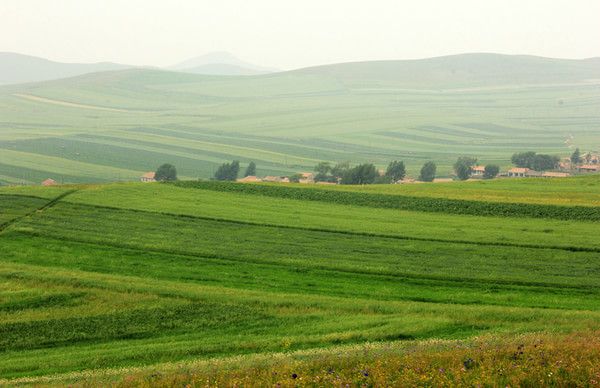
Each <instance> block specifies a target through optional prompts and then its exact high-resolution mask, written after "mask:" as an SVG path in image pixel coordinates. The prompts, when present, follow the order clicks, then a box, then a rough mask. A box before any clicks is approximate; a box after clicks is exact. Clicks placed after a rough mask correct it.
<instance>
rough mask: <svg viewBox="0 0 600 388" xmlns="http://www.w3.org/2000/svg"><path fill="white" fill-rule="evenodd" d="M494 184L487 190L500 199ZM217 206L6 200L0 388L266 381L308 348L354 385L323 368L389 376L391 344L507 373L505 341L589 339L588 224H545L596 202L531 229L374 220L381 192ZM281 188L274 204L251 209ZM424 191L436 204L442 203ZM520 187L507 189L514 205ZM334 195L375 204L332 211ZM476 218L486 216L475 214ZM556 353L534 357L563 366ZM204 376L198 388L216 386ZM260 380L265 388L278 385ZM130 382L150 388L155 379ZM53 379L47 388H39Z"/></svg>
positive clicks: (51, 195) (27, 197)
mask: <svg viewBox="0 0 600 388" xmlns="http://www.w3.org/2000/svg"><path fill="white" fill-rule="evenodd" d="M587 179H588V180H586V181H585V182H587V183H592V182H591V181H590V180H589V179H591V178H587ZM564 182H568V184H567V183H564V184H563V186H562V191H563V193H564V195H565V196H569V195H570V194H574V195H575V196H576V195H579V194H580V193H581V192H582V190H581V187H582V185H581V184H582V182H583V181H582V180H577V179H567V180H565V181H564ZM495 184H497V185H498V190H501V188H502V185H503V184H504V183H503V182H497V183H495ZM539 184H540V185H541V184H542V182H541V181H540V183H539ZM490 186H493V184H490ZM224 187H225V186H215V185H211V184H205V183H196V182H191V183H187V184H184V185H173V184H123V183H122V184H111V185H78V186H64V187H51V188H41V187H35V188H22V187H11V188H2V189H0V215H1V218H0V245H1V247H2V260H0V277H1V278H2V280H3V281H2V282H0V284H1V286H0V333H1V335H0V354H1V355H2V357H0V378H4V379H9V380H10V379H15V378H19V379H22V378H27V379H29V380H13V381H12V382H13V383H18V382H25V381H29V382H33V383H36V382H37V383H40V382H44V381H46V382H48V381H58V382H59V383H58V385H60V382H63V383H64V382H67V381H68V382H71V383H72V382H73V381H75V382H83V381H86V379H89V378H92V379H96V378H100V377H99V376H102V375H103V373H105V372H106V373H108V375H109V376H113V377H111V378H117V379H119V378H123V377H124V374H128V373H137V372H135V371H136V369H125V370H119V369H118V368H138V367H139V368H145V367H148V366H150V365H154V366H153V367H152V370H153V371H156V370H158V371H165V370H174V371H175V372H176V373H179V372H180V371H181V370H180V369H178V368H179V367H177V366H175V367H174V365H180V366H181V368H186V366H185V365H192V364H177V363H188V362H204V361H202V360H213V361H210V362H217V363H221V362H222V363H224V364H222V365H228V366H227V368H225V369H222V370H223V371H224V370H229V369H232V370H234V372H233V373H243V374H244V375H246V376H250V377H249V378H251V377H252V376H254V377H256V378H258V377H259V374H260V373H263V372H259V371H260V370H261V369H260V368H263V367H265V366H266V367H267V368H271V367H274V365H277V364H273V363H272V362H271V363H270V362H268V361H265V362H266V363H265V362H263V361H260V357H263V356H264V357H266V358H264V359H263V360H269V359H271V358H270V357H271V356H270V355H273V354H276V353H281V352H301V351H304V350H307V349H316V348H319V349H321V348H322V349H324V350H325V351H327V352H331V353H327V354H330V355H331V356H327V355H325V356H324V357H325V359H324V360H328V358H327V357H330V358H329V360H330V361H326V362H327V363H329V364H330V365H334V366H335V368H336V370H337V369H340V370H345V371H346V372H340V373H354V372H355V369H356V368H358V367H359V366H358V365H359V364H360V365H362V368H363V369H364V368H370V369H369V370H373V369H374V368H375V367H376V364H375V360H374V359H373V358H370V357H371V356H369V354H370V353H364V358H362V356H361V358H353V357H350V358H349V359H348V361H347V362H344V363H343V364H337V363H335V362H333V361H332V360H333V359H332V358H331V357H333V358H336V357H338V356H336V354H340V352H341V354H349V353H348V352H349V351H350V350H349V349H355V350H356V349H361V348H360V347H353V346H355V345H356V346H358V345H360V344H364V343H366V342H375V343H378V344H379V345H375V348H377V347H378V346H384V348H381V349H384V350H385V352H386V357H390V358H389V360H390V361H389V362H390V364H389V365H390V367H391V365H398V364H397V363H398V362H400V361H398V360H399V358H398V357H400V358H401V357H404V356H402V354H404V353H403V352H404V350H403V349H406V347H405V345H406V346H413V345H414V346H417V347H421V346H424V348H423V349H424V350H423V351H424V352H425V353H423V354H430V353H431V352H433V354H434V356H432V357H441V358H440V359H439V360H442V359H444V357H445V356H443V354H444V353H443V351H442V350H440V349H437V350H435V349H433V348H431V349H430V348H427V345H424V344H425V343H424V342H423V341H429V340H433V339H435V340H436V341H439V340H448V341H450V342H447V344H448V346H450V347H452V346H458V347H461V346H462V345H460V344H470V343H472V342H471V341H472V340H471V338H472V337H473V336H484V337H485V338H499V339H498V341H501V342H500V343H502V344H503V345H502V347H501V348H498V347H494V346H493V345H488V342H485V343H484V345H481V346H480V347H479V349H480V351H481V352H486V351H487V350H485V351H484V350H482V349H488V348H487V346H490V348H489V349H490V350H489V351H492V350H491V349H496V350H494V351H499V352H500V353H498V354H499V355H498V356H497V357H500V359H499V361H498V362H500V363H505V364H506V365H508V364H510V363H511V362H512V363H514V362H513V361H510V359H509V358H508V357H510V354H511V353H510V349H511V348H512V345H510V344H512V343H513V342H511V341H519V340H515V339H514V338H513V337H514V336H515V335H520V334H522V333H530V332H539V331H542V332H547V333H570V332H573V331H582V332H586V331H587V330H589V329H592V330H593V329H597V328H598V325H599V324H600V313H598V311H600V283H599V282H598V277H599V275H600V260H599V259H600V240H599V239H598V238H597V236H598V231H599V229H598V222H597V221H596V222H594V221H589V220H588V218H589V216H588V215H587V214H586V213H579V212H578V211H575V210H573V211H572V212H570V214H571V216H570V217H569V218H568V219H560V218H556V217H549V216H548V214H550V215H552V214H555V213H554V212H562V211H564V209H565V208H566V209H571V208H572V209H577V208H578V207H581V206H585V207H587V209H589V211H590V212H595V211H597V208H598V206H597V203H596V202H595V201H596V199H594V198H592V199H590V201H589V202H587V203H586V202H582V201H583V200H582V199H580V200H579V202H576V203H574V204H565V203H559V204H554V203H553V202H552V201H546V204H545V206H546V207H545V208H544V211H543V212H540V213H527V214H528V216H524V215H523V214H514V215H511V214H487V215H473V214H468V211H469V209H470V207H469V205H466V202H464V203H463V202H458V203H457V204H455V206H457V207H455V208H453V209H450V208H448V211H447V212H444V211H428V210H425V211H424V210H419V209H418V208H408V209H397V208H390V207H381V206H379V205H378V201H379V200H380V198H379V197H378V196H382V195H383V196H389V197H393V198H396V199H399V200H401V198H402V193H391V194H390V192H389V191H387V190H388V188H387V187H382V186H378V187H376V186H374V187H373V188H370V190H368V191H361V189H360V188H354V190H355V191H352V189H353V188H350V189H351V191H340V190H338V189H335V190H330V189H325V188H319V191H320V192H322V197H323V199H322V200H314V199H310V198H303V197H302V195H301V193H303V192H306V191H309V190H314V189H307V188H300V187H287V186H267V185H242V184H230V185H228V187H225V188H226V189H227V190H225V189H224ZM278 187H279V188H282V189H285V190H288V191H284V192H281V193H278V192H275V191H268V192H262V193H260V192H255V191H252V190H250V189H252V188H256V189H257V190H264V189H269V190H273V188H278ZM286 187H287V188H286ZM424 187H430V188H431V189H432V190H433V191H434V193H432V194H431V195H432V196H434V195H435V190H437V187H438V186H435V185H426V186H424ZM529 187H530V186H529V183H525V182H521V184H520V183H519V181H515V182H513V183H512V186H511V190H512V191H513V192H514V193H518V192H522V193H525V192H527V191H528V190H529ZM377 189H380V190H381V191H378V190H377ZM290 190H291V191H290ZM423 190H424V189H423ZM269 193H277V194H278V195H271V194H269ZM340 193H345V194H344V195H356V196H371V197H372V201H362V202H360V201H359V202H358V203H357V204H349V203H345V202H343V201H342V202H331V201H330V200H329V198H335V195H339V194H340ZM441 193H445V192H444V191H441ZM517 197H518V195H517ZM357 198H358V197H357ZM386 198H387V197H386ZM417 198H421V199H422V200H427V201H428V200H432V199H436V198H435V197H433V198H432V197H431V196H426V195H421V196H419V197H417ZM482 198H483V197H482ZM437 199H439V200H444V199H445V200H449V199H451V198H437ZM471 199H472V200H471V201H469V203H476V204H480V205H481V204H490V203H491V204H494V202H493V200H491V199H490V198H489V197H485V200H482V199H480V197H479V196H477V195H474V197H473V198H471ZM502 203H503V204H504V205H511V206H514V207H515V209H525V210H526V209H529V207H531V206H533V204H529V203H526V201H524V202H523V203H511V202H508V203H507V202H505V201H504V202H502ZM502 203H501V202H498V205H499V206H500V204H502ZM461 204H462V205H461ZM461 206H462V207H461ZM477 206H479V205H477ZM486 206H487V205H486ZM461 209H463V211H461ZM525 335H526V336H527V335H529V334H525ZM544 335H545V334H543V335H542V337H543V336H544ZM561 335H562V334H561ZM588 335H590V336H592V337H591V338H595V337H594V335H595V334H588ZM490 336H491V337H490ZM511 338H512V339H511ZM517 338H519V337H517ZM524 338H525V339H523V341H525V342H526V343H527V344H531V346H533V344H534V343H537V342H535V341H537V340H534V339H533V337H524ZM544 338H546V337H544ZM557 338H562V337H560V336H559V337H557ZM557 338H555V340H556V341H559V340H558V339H557ZM455 340H462V341H465V342H452V341H455ZM398 341H399V342H398ZM486 341H487V340H486ZM560 341H563V340H560ZM392 342H393V343H395V345H393V344H392ZM386 343H389V344H390V345H389V346H390V347H387V345H384V344H386ZM587 343H591V342H590V341H587ZM556 344H557V345H556V346H563V347H564V349H572V352H573V353H572V357H573V358H572V360H573V361H572V362H571V364H573V365H574V363H575V362H578V361H577V360H578V357H584V356H583V354H589V355H590V357H598V355H597V354H596V353H593V349H592V348H585V346H584V345H585V344H584V343H582V344H580V345H577V346H578V347H576V346H575V345H573V342H572V341H571V340H568V339H565V340H564V341H563V342H556ZM559 344H562V345H559ZM465 346H470V345H465ZM528 346H529V345H528ZM394 349H396V350H394ZM427 349H429V350H427ZM461 349H463V348H461ZM464 349H469V348H468V347H467V348H464ZM498 349H502V350H498ZM552 349H553V348H552V347H550V348H548V353H547V354H548V355H551V356H548V357H558V356H557V355H556V354H555V353H552ZM353 351H354V350H353ZM353 351H350V354H352V352H353ZM569 351H571V350H569ZM311 352H312V351H311ZM440 352H441V353H440ZM585 352H587V353H585ZM293 354H302V353H293ZM309 354H312V353H309ZM323 354H325V353H323ZM361 354H362V353H361ZM375 354H376V353H375ZM436 354H437V355H436ZM261 355H262V356H261ZM475 355H479V356H478V357H480V358H478V359H477V360H476V363H479V364H477V365H484V364H481V363H484V362H488V361H485V360H488V359H486V358H485V356H484V355H483V353H481V354H480V353H477V352H475V351H472V352H470V351H465V352H464V354H463V353H460V352H458V353H455V355H454V357H453V358H452V360H454V361H452V362H456V361H457V360H459V359H460V357H463V356H464V357H475ZM230 357H234V358H230ZM257 357H258V358H257ZM300 357H301V358H302V359H304V360H305V362H306V364H298V365H297V367H298V370H301V371H303V373H306V374H309V372H307V371H308V370H313V372H310V373H313V374H315V373H316V374H317V375H318V374H319V373H321V372H318V371H320V369H319V368H322V364H321V363H322V362H325V361H323V358H319V357H317V358H314V357H313V356H306V357H303V356H300ZM423 357H425V356H423ZM427 357H429V356H427ZM378 359H380V360H385V359H386V358H378ZM244 360H247V361H244ZM392 360H395V361H392ZM552 360H554V358H552ZM255 362H261V363H262V364H261V365H263V366H262V367H257V366H256V364H255ZM443 362H446V361H439V363H443ZM448 362H450V361H448ZM458 362H462V361H458ZM167 363H168V364H167ZM172 363H176V364H172ZM394 363H396V364H394ZM439 363H438V364H435V365H440V367H441V365H442V364H439ZM199 365H200V364H199ZM203 365H204V364H203ZM207 365H208V364H207ZM253 365H254V366H253ZM286 365H287V366H286V367H285V368H284V367H282V369H281V370H280V372H281V373H285V375H286V376H287V375H288V374H291V373H293V371H292V370H291V369H289V368H290V367H291V366H290V365H296V364H294V363H288V364H286ZM315 365H316V366H315ZM344 365H345V366H344ZM411 365H412V364H411ZM444 365H446V364H444ZM452 365H454V364H452ZM474 365H475V364H474ZM536 365H537V364H536ZM540 365H541V364H540ZM552 365H554V364H552ZM455 366H456V365H454V366H452V367H453V368H454V367H455ZM415 367H416V366H415ZM90 368H93V369H94V370H92V371H89V369H90ZM173 368H175V369H173ZM198 368H199V369H197V370H196V372H197V373H199V374H198V375H197V376H203V377H199V378H201V379H203V378H204V377H206V376H208V375H210V374H211V373H212V372H211V371H210V370H211V369H202V368H204V367H200V366H199V367H198ZM240 368H241V369H240ZM245 368H246V369H245ZM247 368H250V369H247ZM257 368H258V369H257ZM311 368H312V369H311ZM345 368H346V369H345ZM394 368H395V367H394ZM459 368H460V366H459ZM543 368H545V367H543ZM99 369H102V370H105V369H108V371H104V372H100V371H99ZM469 369H471V366H469ZM236 370H241V371H242V372H235V371H236ZM267 370H268V371H269V372H268V373H271V374H270V375H271V376H273V377H272V378H273V379H275V380H273V383H275V382H277V381H279V380H278V378H276V377H274V376H275V375H274V374H272V373H273V371H274V370H273V369H267ZM394 370H396V369H394ZM542 370H544V371H546V369H542ZM78 371H86V372H85V373H83V374H80V375H78V374H77V373H75V372H78ZM139 371H140V373H141V375H140V376H141V377H139V378H140V379H142V380H144V381H148V380H147V378H149V377H147V375H146V373H150V372H147V371H148V370H147V369H140V370H139ZM480 371H483V369H480ZM568 371H569V372H568ZM577 371H578V372H577ZM288 372H289V373H288ZM567 372H568V373H580V377H581V378H584V377H585V378H587V377H589V376H588V373H592V372H593V370H592V369H589V368H588V369H586V372H585V373H584V372H583V371H582V369H577V370H575V369H568V370H566V369H565V372H564V374H563V375H561V376H562V378H566V376H571V375H570V374H568V373H567ZM73 373H75V374H73ZM95 373H99V374H98V375H97V377H93V376H96V375H95ZM151 373H152V375H153V376H154V377H152V378H161V379H162V378H163V374H162V372H161V373H159V374H158V375H155V374H154V372H151ZM182 373H183V372H182ZM190 373H191V372H190ZM264 373H267V372H264ZM372 373H373V372H372ZM376 373H379V374H380V375H381V374H382V373H383V374H385V373H387V376H388V377H390V378H392V377H393V376H398V375H395V374H394V373H395V372H394V373H392V372H385V369H382V370H380V372H376ZM376 373H375V375H377V374H376ZM477 373H479V372H477ZM486 373H490V374H491V375H490V376H498V375H497V372H496V371H489V372H486ZM511 373H513V372H511ZM515 373H516V372H515ZM55 374H58V377H56V378H57V379H58V380H44V379H45V378H46V377H48V376H50V375H55ZM77 376H79V377H77ZM156 376H159V377H156ZM177 376H180V375H178V374H176V375H174V377H167V376H164V378H165V379H171V378H175V379H179V378H183V379H184V380H182V381H188V382H189V381H193V378H192V377H191V375H190V374H187V372H185V374H184V376H183V377H177ZM186 376H187V377H186ZM235 376H237V375H235ZM260 376H263V375H260ZM265 376H266V375H265ZM315 376H316V375H315ZM319 376H320V375H319ZM381 376H383V375H381ZM465 376H466V375H465ZM507 376H510V373H507ZM582 376H583V377H582ZM363 377H365V378H366V377H368V376H363ZM221 378H223V379H225V381H227V378H226V377H223V376H221ZM260 378H261V380H262V381H272V380H265V379H266V377H264V376H263V377H260ZM282 378H283V377H282ZM305 378H309V377H308V376H307V377H305ZM312 378H313V377H310V379H312ZM315 378H316V377H315ZM344 378H346V377H344ZM350 378H351V377H348V379H350ZM371 378H373V377H371ZM382 378H383V377H382ZM394 378H396V377H394ZM465 378H466V377H465ZM507 378H508V377H507ZM31 379H33V380H31ZM73 379H74V380H73ZM82 379H83V380H82ZM186 379H187V380H186ZM286 379H289V377H286ZM9 380H0V384H3V383H9V382H10V381H9ZM140 381H141V380H140ZM167 381H168V380H165V382H164V383H165V384H168V383H167ZM232 381H233V380H232ZM308 381H313V380H308ZM308 381H306V383H308ZM368 381H371V380H368V379H367V380H365V382H368ZM380 381H383V380H380ZM388 381H391V380H388ZM456 381H461V380H456ZM284 382H285V383H286V384H291V383H292V382H291V381H288V380H285V381H284ZM96 383H98V382H97V381H96ZM125 385H127V384H125Z"/></svg>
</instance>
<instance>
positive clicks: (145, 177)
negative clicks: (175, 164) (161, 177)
mask: <svg viewBox="0 0 600 388" xmlns="http://www.w3.org/2000/svg"><path fill="white" fill-rule="evenodd" d="M140 181H142V182H156V180H155V179H154V173H153V172H147V173H145V174H144V175H142V176H141V177H140Z"/></svg>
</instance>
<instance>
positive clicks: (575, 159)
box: [571, 148, 581, 165]
mask: <svg viewBox="0 0 600 388" xmlns="http://www.w3.org/2000/svg"><path fill="white" fill-rule="evenodd" d="M571 163H573V164H575V165H577V164H579V163H581V153H580V152H579V148H575V151H574V152H573V154H572V155H571Z"/></svg>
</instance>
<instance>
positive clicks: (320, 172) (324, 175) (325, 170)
mask: <svg viewBox="0 0 600 388" xmlns="http://www.w3.org/2000/svg"><path fill="white" fill-rule="evenodd" d="M330 171H331V164H329V162H320V163H319V164H317V165H316V166H315V172H316V173H317V174H316V175H315V182H331V175H330V174H329V172H330Z"/></svg>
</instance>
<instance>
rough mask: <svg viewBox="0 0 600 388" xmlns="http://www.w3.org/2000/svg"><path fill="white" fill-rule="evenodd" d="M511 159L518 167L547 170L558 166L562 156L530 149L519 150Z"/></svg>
mask: <svg viewBox="0 0 600 388" xmlns="http://www.w3.org/2000/svg"><path fill="white" fill-rule="evenodd" d="M511 161H512V163H513V164H514V165H515V166H517V167H523V168H530V169H532V170H536V171H546V170H553V169H555V168H557V167H558V163H559V162H560V158H559V157H558V156H554V155H546V154H537V153H535V152H533V151H528V152H517V153H516V154H514V155H513V156H512V158H511Z"/></svg>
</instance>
